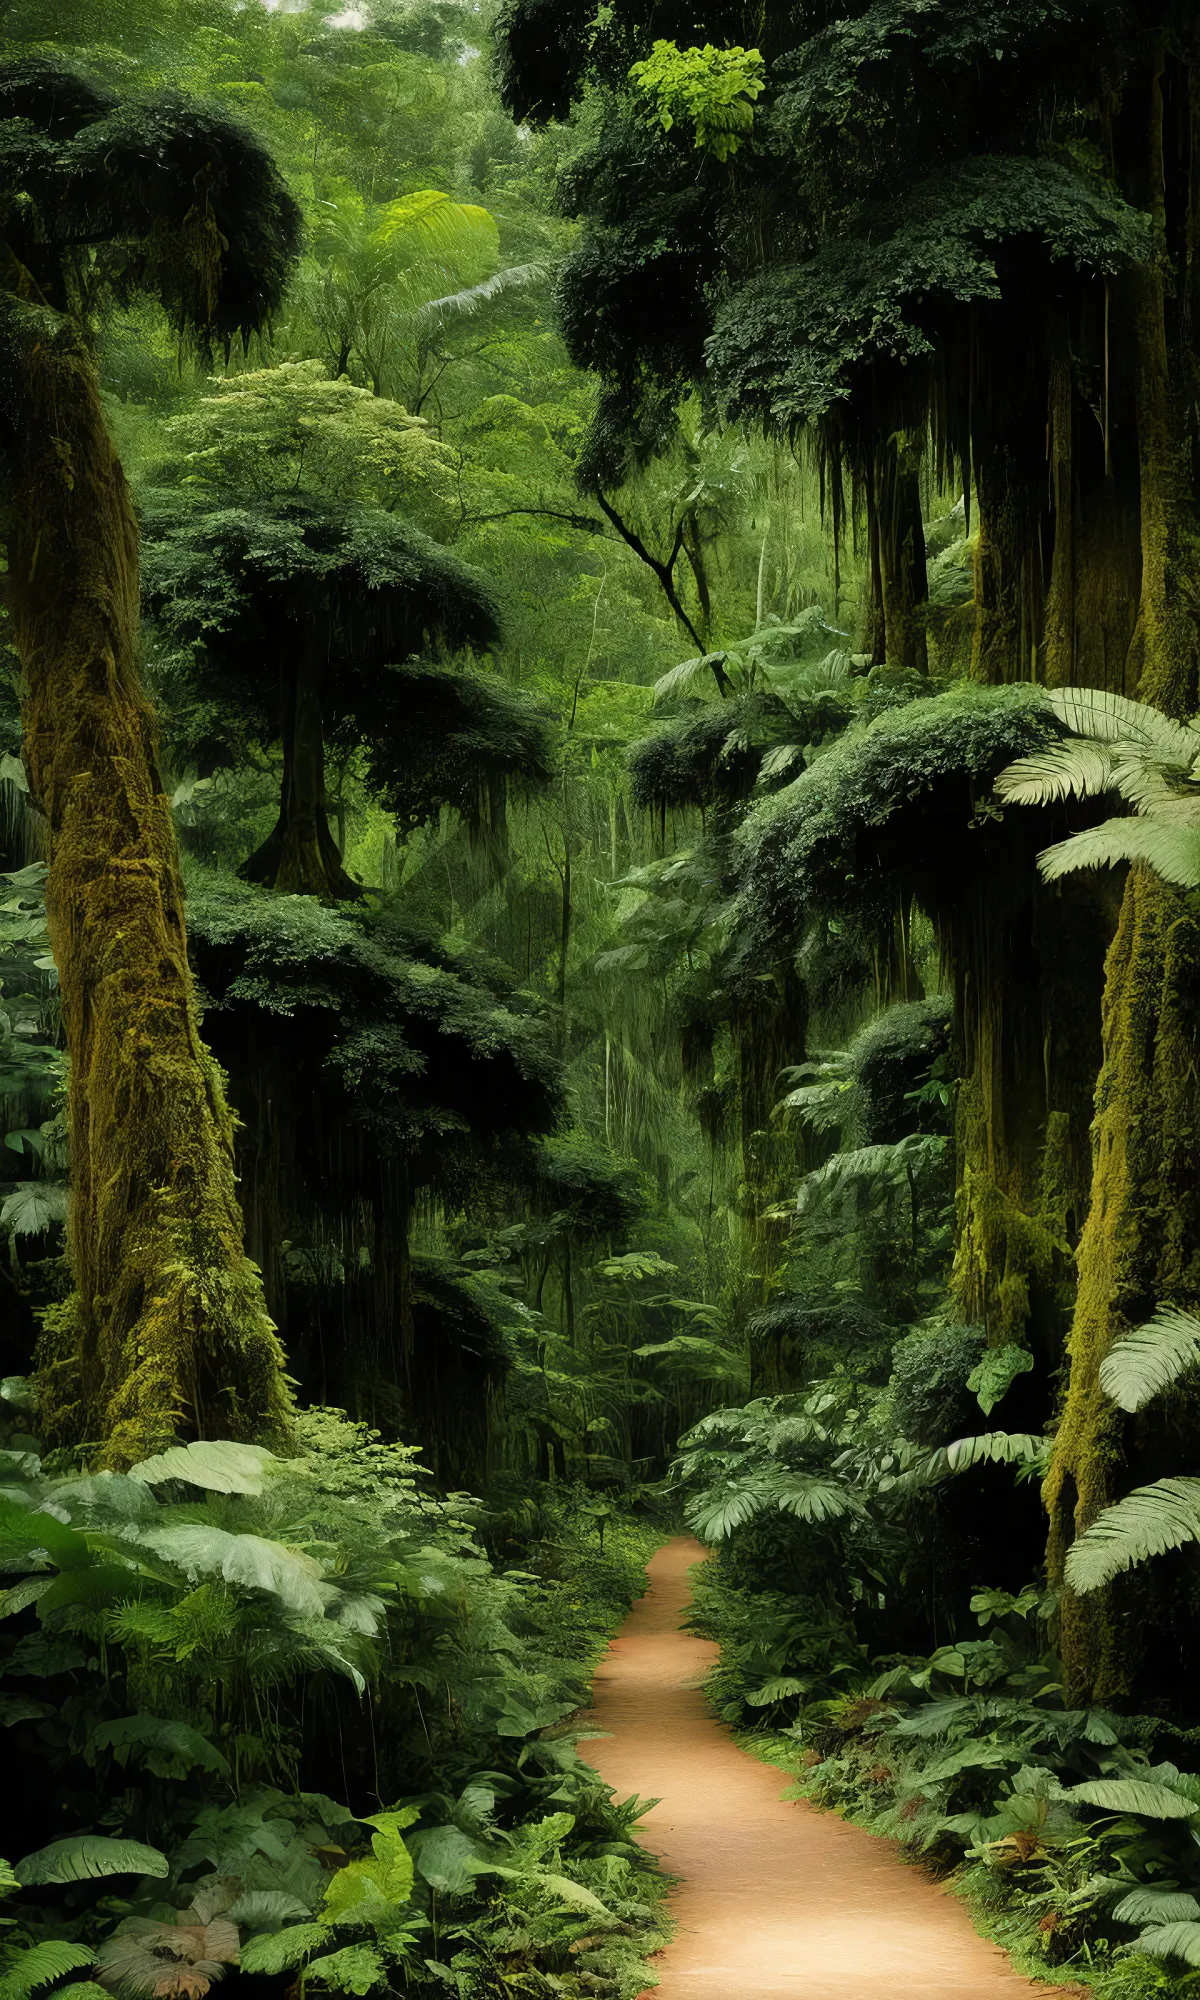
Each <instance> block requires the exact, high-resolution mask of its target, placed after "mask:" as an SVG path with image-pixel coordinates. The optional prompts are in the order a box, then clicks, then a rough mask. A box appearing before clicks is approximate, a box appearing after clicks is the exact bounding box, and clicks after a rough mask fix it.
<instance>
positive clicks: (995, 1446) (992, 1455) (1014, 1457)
mask: <svg viewBox="0 0 1200 2000" xmlns="http://www.w3.org/2000/svg"><path fill="white" fill-rule="evenodd" d="M1047 1449H1048V1447H1047V1444H1046V1440H1045V1438H1044V1437H1034V1436H1032V1435H1031V1434H1030V1433H1029V1432H1027V1431H984V1432H983V1433H982V1435H981V1436H979V1437H964V1438H957V1439H956V1440H955V1442H954V1443H953V1444H948V1445H947V1446H946V1451H945V1459H946V1469H947V1470H948V1471H949V1472H969V1471H970V1469H971V1467H972V1466H975V1465H1021V1466H1029V1467H1030V1468H1032V1469H1035V1470H1036V1469H1037V1468H1038V1467H1040V1466H1043V1465H1044V1464H1045V1460H1046V1454H1047Z"/></svg>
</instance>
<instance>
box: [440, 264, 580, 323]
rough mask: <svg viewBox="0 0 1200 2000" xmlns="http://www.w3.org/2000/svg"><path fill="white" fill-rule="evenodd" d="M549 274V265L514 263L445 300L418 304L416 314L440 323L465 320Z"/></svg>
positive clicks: (451, 294) (540, 280) (450, 295)
mask: <svg viewBox="0 0 1200 2000" xmlns="http://www.w3.org/2000/svg"><path fill="white" fill-rule="evenodd" d="M549 275H550V271H549V266H548V265H546V264H510V265H509V266H508V268H507V270H504V271H496V272H494V273H493V275H492V276H491V277H490V278H484V279H482V280H481V281H480V283H479V284H477V285H468V286H467V287H466V289H465V290H464V291H461V292H450V293H448V294H447V296H446V297H445V298H444V299H429V300H428V301H427V303H426V304H425V305H423V306H420V307H418V309H417V312H416V314H415V315H414V317H415V318H416V319H418V320H421V321H429V322H436V323H437V324H438V325H442V324H444V322H445V321H446V320H450V319H465V318H467V317H469V315H470V314H471V313H477V312H478V311H479V310H480V307H481V306H486V305H490V303H491V301H492V300H493V299H497V298H500V297H501V295H502V294H503V293H505V292H516V291H523V290H524V288H525V287H526V285H537V284H541V283H542V281H543V280H544V279H546V278H548V277H549Z"/></svg>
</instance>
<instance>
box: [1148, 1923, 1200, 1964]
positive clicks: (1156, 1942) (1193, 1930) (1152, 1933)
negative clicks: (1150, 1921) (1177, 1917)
mask: <svg viewBox="0 0 1200 2000" xmlns="http://www.w3.org/2000/svg"><path fill="white" fill-rule="evenodd" d="M1134 1949H1135V1950H1136V1951H1145V1952H1149V1954H1150V1956H1151V1957H1152V1958H1181V1959H1183V1961H1184V1963H1185V1964H1187V1965H1200V1924H1193V1923H1176V1924H1159V1925H1157V1926H1156V1927H1155V1928H1154V1929H1153V1930H1148V1931H1143V1932H1142V1935H1141V1937H1140V1938H1138V1940H1137V1942H1136V1945H1135V1947H1134Z"/></svg>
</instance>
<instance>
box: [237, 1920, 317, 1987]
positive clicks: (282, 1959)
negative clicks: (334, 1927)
mask: <svg viewBox="0 0 1200 2000" xmlns="http://www.w3.org/2000/svg"><path fill="white" fill-rule="evenodd" d="M329 1939H330V1930H329V1926H328V1925H327V1924H291V1925H289V1927H288V1929H287V1930H282V1931H275V1932H273V1933H265V1934H264V1935H263V1936H261V1937H254V1938H248V1939H247V1941H246V1943H245V1944H244V1945H243V1946H242V1952H241V1967H242V1971H243V1972H264V1973H268V1974H271V1975H274V1974H276V1973H280V1972H292V1971H294V1970H295V1968H296V1966H298V1965H302V1964H303V1963H304V1960H305V1959H306V1958H307V1957H308V1956H309V1954H310V1952H314V1951H317V1950H319V1948H320V1947H321V1945H323V1944H328V1942H329Z"/></svg>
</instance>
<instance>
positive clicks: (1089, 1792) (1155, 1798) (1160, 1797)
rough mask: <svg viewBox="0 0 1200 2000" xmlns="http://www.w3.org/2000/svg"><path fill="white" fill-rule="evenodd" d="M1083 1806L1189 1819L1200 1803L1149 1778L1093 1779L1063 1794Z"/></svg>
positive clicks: (1156, 1817)
mask: <svg viewBox="0 0 1200 2000" xmlns="http://www.w3.org/2000/svg"><path fill="white" fill-rule="evenodd" d="M1063 1796H1064V1798H1068V1799H1076V1800H1078V1802H1079V1803H1080V1805H1085V1806H1100V1807H1101V1808H1102V1809H1103V1810H1104V1811H1105V1812H1115V1813H1135V1814H1137V1815H1138V1816H1139V1817H1140V1818H1142V1819H1190V1818H1191V1816H1192V1814H1193V1813H1195V1812H1200V1806H1198V1805H1196V1804H1195V1803H1194V1802H1193V1801H1192V1800H1191V1799H1185V1798H1183V1797H1182V1796H1181V1794H1180V1793H1179V1792H1173V1791H1172V1790H1171V1789H1170V1787H1169V1786H1167V1785H1156V1784H1154V1783H1152V1782H1151V1780H1150V1779H1148V1778H1092V1779H1090V1780H1089V1782H1088V1783H1087V1784H1086V1785H1073V1786H1072V1787H1071V1789H1070V1790H1069V1791H1067V1792H1064V1794H1063Z"/></svg>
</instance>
